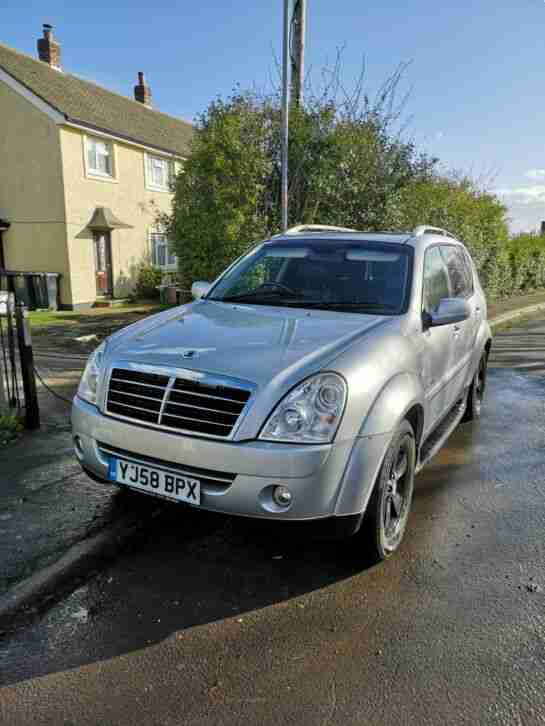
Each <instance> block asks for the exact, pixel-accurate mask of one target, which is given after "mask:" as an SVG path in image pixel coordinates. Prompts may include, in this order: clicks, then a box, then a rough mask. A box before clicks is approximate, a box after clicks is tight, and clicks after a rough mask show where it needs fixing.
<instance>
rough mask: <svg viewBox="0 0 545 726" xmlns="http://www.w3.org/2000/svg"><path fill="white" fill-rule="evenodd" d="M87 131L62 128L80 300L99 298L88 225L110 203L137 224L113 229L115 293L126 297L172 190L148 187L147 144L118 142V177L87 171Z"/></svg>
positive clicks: (70, 235)
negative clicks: (92, 174) (99, 176)
mask: <svg viewBox="0 0 545 726" xmlns="http://www.w3.org/2000/svg"><path fill="white" fill-rule="evenodd" d="M83 139H84V134H83V132H80V131H78V130H77V129H72V128H69V127H63V128H61V130H60V141H61V149H62V162H63V176H64V180H65V184H64V188H65V203H66V219H67V230H68V254H69V258H70V268H71V271H72V272H71V277H72V289H73V299H72V302H73V304H75V305H81V304H83V303H88V302H91V301H93V300H94V299H95V298H96V283H95V261H94V250H93V237H92V233H91V231H90V230H89V229H87V225H88V223H89V221H90V219H91V217H92V215H93V212H94V210H95V208H96V207H109V208H110V209H111V210H112V212H113V213H114V214H115V216H116V217H118V219H120V220H121V221H122V222H125V223H126V224H131V225H133V229H127V230H113V231H112V233H111V239H112V265H113V278H114V296H115V297H125V296H126V295H127V294H128V293H129V292H130V291H131V290H132V288H133V286H134V282H135V276H136V273H137V269H138V266H139V265H140V264H141V263H142V262H143V261H144V260H145V259H146V258H149V254H150V249H149V236H148V235H149V232H150V231H152V230H153V229H154V228H155V227H156V218H157V213H158V212H170V208H171V200H172V195H171V194H170V193H168V192H151V191H148V190H147V189H146V185H145V177H144V153H145V152H144V150H143V149H139V148H137V147H133V146H130V145H129V144H123V143H118V142H113V143H114V154H115V157H114V159H115V162H114V163H115V166H114V168H115V177H116V179H115V181H111V180H109V179H105V180H103V179H96V178H91V177H87V176H86V171H85V161H84V159H85V157H84V143H83Z"/></svg>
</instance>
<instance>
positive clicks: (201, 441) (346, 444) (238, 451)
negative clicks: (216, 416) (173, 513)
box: [72, 397, 383, 520]
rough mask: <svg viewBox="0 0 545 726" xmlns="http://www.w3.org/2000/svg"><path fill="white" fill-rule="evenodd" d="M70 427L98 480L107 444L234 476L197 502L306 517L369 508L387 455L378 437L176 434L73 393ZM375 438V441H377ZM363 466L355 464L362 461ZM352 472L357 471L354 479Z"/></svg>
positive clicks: (104, 469)
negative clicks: (309, 441) (308, 439)
mask: <svg viewBox="0 0 545 726" xmlns="http://www.w3.org/2000/svg"><path fill="white" fill-rule="evenodd" d="M72 428H73V434H74V436H77V437H78V440H79V446H78V449H79V450H78V452H77V454H78V458H79V460H80V463H81V465H82V466H83V468H84V469H85V470H86V471H87V472H88V473H89V474H90V475H91V476H94V478H96V479H98V480H99V481H106V480H107V479H108V456H109V454H108V453H107V450H108V449H109V450H111V449H116V450H121V451H123V452H124V454H125V455H126V456H127V457H128V458H130V457H131V454H132V455H133V458H135V459H138V458H139V457H142V458H144V459H145V460H148V461H150V460H153V461H157V462H159V463H161V464H163V465H167V466H168V465H169V464H170V465H173V466H185V467H195V468H198V469H206V470H208V471H216V472H217V473H218V476H219V477H220V476H221V475H222V474H223V475H227V476H228V478H231V479H232V483H230V484H229V485H227V486H224V487H217V486H206V485H201V505H200V508H202V509H207V510H211V511H215V512H223V513H226V514H237V515H242V516H248V517H261V518H267V519H281V520H309V519H320V518H326V517H331V516H337V517H339V516H347V515H359V514H361V513H362V511H363V510H364V508H365V506H364V504H365V503H366V502H367V499H368V495H369V493H370V490H371V488H372V484H373V482H374V481H375V477H376V472H377V471H378V468H379V466H380V462H381V461H382V455H383V446H382V442H380V441H379V440H378V439H379V438H380V437H372V438H369V439H368V440H366V439H364V438H358V439H355V440H354V439H350V440H345V441H339V442H334V443H333V444H320V445H292V444H278V443H272V442H266V441H245V442H232V441H218V440H216V439H214V440H212V439H205V438H198V437H190V436H184V435H179V434H171V433H168V432H165V431H158V430H155V429H151V428H145V427H143V426H137V425H134V424H131V423H129V422H126V421H120V420H117V419H115V418H113V417H110V416H104V415H103V414H102V413H101V412H100V411H99V410H98V409H97V408H96V407H95V406H92V405H91V404H88V403H86V402H85V401H82V400H81V399H80V398H78V397H76V398H75V399H74V403H73V408H72ZM377 444H378V445H377ZM362 447H365V456H364V457H363V458H364V459H365V465H364V466H363V467H362V466H361V463H360V464H359V465H358V466H353V460H354V458H355V457H357V459H358V462H360V460H361V459H362ZM353 472H357V481H356V480H355V479H354V474H353ZM274 485H284V486H287V487H289V489H290V491H291V492H292V497H293V499H292V503H291V505H290V507H289V508H287V509H280V508H279V507H278V506H277V505H275V504H274V502H273V501H272V498H271V496H270V491H271V488H272V487H273V486H274Z"/></svg>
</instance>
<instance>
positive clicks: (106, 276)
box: [93, 232, 113, 297]
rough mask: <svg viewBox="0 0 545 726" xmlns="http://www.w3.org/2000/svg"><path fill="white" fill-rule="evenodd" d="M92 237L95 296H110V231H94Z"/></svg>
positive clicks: (111, 283)
mask: <svg viewBox="0 0 545 726" xmlns="http://www.w3.org/2000/svg"><path fill="white" fill-rule="evenodd" d="M93 237H94V241H93V243H94V248H95V272H96V285H97V297H112V295H113V279H112V241H111V238H110V232H95V233H94V235H93Z"/></svg>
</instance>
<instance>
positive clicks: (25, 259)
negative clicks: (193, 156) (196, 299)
mask: <svg viewBox="0 0 545 726" xmlns="http://www.w3.org/2000/svg"><path fill="white" fill-rule="evenodd" d="M37 46H38V59H35V58H32V57H30V56H28V55H26V54H23V53H19V52H18V51H16V50H13V49H11V48H8V47H7V46H5V45H2V44H0V218H1V219H2V222H3V224H4V227H3V232H1V233H0V235H1V236H0V239H1V241H2V242H1V246H2V248H3V249H1V250H0V267H2V264H3V265H4V266H5V268H6V269H8V270H20V271H33V272H36V271H37V272H57V273H61V277H60V302H61V306H62V307H63V308H66V309H77V308H81V307H87V306H91V305H93V304H95V303H96V301H97V299H98V300H104V299H109V298H123V297H125V296H126V295H127V294H128V293H129V292H130V291H131V289H132V288H133V286H134V282H135V277H136V274H137V271H138V269H139V266H140V265H141V264H142V263H143V262H145V261H152V262H153V263H154V264H156V265H158V266H160V267H162V268H164V269H172V268H175V266H176V259H175V258H174V257H173V255H172V254H171V253H170V251H169V249H168V244H167V239H166V236H165V234H164V230H163V229H162V228H161V225H160V222H159V217H160V214H161V213H164V212H168V211H169V210H170V207H171V202H172V192H171V186H170V182H171V179H172V175H173V174H174V173H175V171H177V170H178V169H179V168H180V165H181V164H182V163H183V160H184V157H186V155H187V153H188V145H189V141H190V138H191V134H192V127H191V124H189V123H187V122H185V121H182V120H180V119H177V118H174V117H172V116H169V115H167V114H164V113H160V112H159V111H157V110H155V109H154V108H153V106H152V99H151V91H150V88H149V86H148V85H147V84H146V80H145V78H144V74H143V73H141V72H140V73H138V83H137V85H136V86H135V87H134V100H133V99H130V98H128V97H125V96H122V95H119V94H117V93H113V92H111V91H108V90H106V89H105V88H102V87H100V86H98V85H96V84H94V83H91V82H89V81H85V80H83V79H81V78H78V77H77V76H75V75H72V74H70V73H67V72H66V71H65V70H64V69H63V68H62V63H61V47H60V45H59V43H58V41H57V40H56V39H55V38H54V37H53V30H52V27H51V26H50V25H44V26H43V37H42V38H40V39H39V40H38V43H37Z"/></svg>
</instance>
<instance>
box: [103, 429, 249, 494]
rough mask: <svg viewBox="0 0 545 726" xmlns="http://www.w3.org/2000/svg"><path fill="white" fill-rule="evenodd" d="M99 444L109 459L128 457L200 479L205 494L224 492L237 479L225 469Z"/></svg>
mask: <svg viewBox="0 0 545 726" xmlns="http://www.w3.org/2000/svg"><path fill="white" fill-rule="evenodd" d="M97 446H98V450H99V452H100V454H101V455H102V457H103V458H104V459H109V458H110V457H111V456H115V457H117V458H119V459H126V460H128V461H134V462H137V463H141V464H149V465H150V466H154V467H156V468H158V469H166V470H167V471H177V472H179V473H180V474H185V475H186V476H191V477H193V478H194V479H198V480H199V481H200V483H201V489H202V491H203V492H204V493H205V494H224V493H225V492H226V491H227V490H228V489H229V487H230V486H231V485H232V483H233V482H234V481H235V479H236V476H237V475H236V474H231V473H227V472H224V471H215V470H213V469H202V468H200V467H196V466H184V465H182V464H173V463H171V462H170V461H163V460H162V459H155V458H154V457H152V456H145V455H144V454H136V453H134V452H132V451H127V450H126V449H120V448H118V447H117V446H111V445H110V444H104V443H102V441H97Z"/></svg>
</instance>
